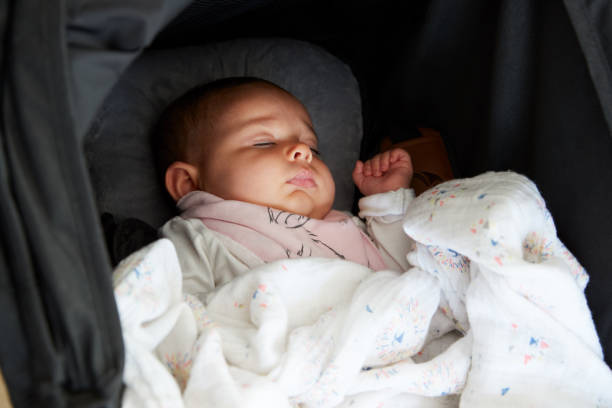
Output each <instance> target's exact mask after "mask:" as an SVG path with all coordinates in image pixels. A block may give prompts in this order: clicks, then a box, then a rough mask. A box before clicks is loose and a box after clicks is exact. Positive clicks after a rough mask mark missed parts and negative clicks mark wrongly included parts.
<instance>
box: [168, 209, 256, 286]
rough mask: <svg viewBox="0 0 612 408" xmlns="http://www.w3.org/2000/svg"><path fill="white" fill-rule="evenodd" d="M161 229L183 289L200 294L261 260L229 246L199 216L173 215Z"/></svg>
mask: <svg viewBox="0 0 612 408" xmlns="http://www.w3.org/2000/svg"><path fill="white" fill-rule="evenodd" d="M160 232H161V235H162V236H163V237H165V238H168V239H170V240H171V241H172V243H173V244H174V247H175V249H176V253H177V255H178V259H179V263H180V265H181V272H182V274H183V292H184V293H189V294H192V295H196V296H200V295H202V294H205V293H207V292H209V291H210V290H212V289H214V288H215V287H216V286H219V285H221V284H223V283H225V282H228V281H230V280H231V279H233V278H234V277H235V276H238V275H242V274H244V273H245V272H246V271H248V270H249V269H250V268H251V267H253V266H256V265H258V264H261V263H263V262H262V261H261V260H260V259H259V258H257V257H256V256H255V255H254V254H252V253H250V251H247V250H246V249H244V251H238V252H240V253H239V254H236V253H235V252H236V251H235V250H234V251H232V248H230V249H228V246H227V245H225V244H224V242H223V239H221V237H220V236H219V234H217V233H216V232H214V231H212V230H210V229H208V228H206V226H205V225H204V224H203V223H202V221H200V220H199V219H195V218H192V219H183V218H181V217H174V218H172V219H171V220H170V221H168V222H167V223H166V224H165V225H164V226H163V227H162V228H161V230H160ZM234 249H235V248H234ZM241 249H242V248H241Z"/></svg>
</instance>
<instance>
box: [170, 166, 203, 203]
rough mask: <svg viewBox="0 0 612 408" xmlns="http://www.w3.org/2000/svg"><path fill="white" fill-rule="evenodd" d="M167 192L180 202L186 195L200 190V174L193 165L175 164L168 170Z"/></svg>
mask: <svg viewBox="0 0 612 408" xmlns="http://www.w3.org/2000/svg"><path fill="white" fill-rule="evenodd" d="M165 182H166V190H168V193H170V195H171V196H172V198H174V201H178V200H180V199H181V198H182V197H183V196H184V195H185V194H187V193H190V192H192V191H194V190H197V189H198V185H199V182H200V174H199V171H198V168H197V167H196V166H194V165H193V164H189V163H185V162H180V161H177V162H174V163H172V164H171V165H170V166H168V169H167V170H166V180H165Z"/></svg>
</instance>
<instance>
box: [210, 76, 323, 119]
mask: <svg viewBox="0 0 612 408" xmlns="http://www.w3.org/2000/svg"><path fill="white" fill-rule="evenodd" d="M267 104H276V106H283V107H285V106H286V107H291V108H292V109H293V112H294V113H296V114H297V115H299V116H303V119H305V120H306V121H307V122H308V123H309V125H310V126H311V127H312V122H311V119H310V115H309V113H308V110H307V109H306V107H305V106H304V105H303V104H302V103H301V101H300V100H299V99H298V98H296V97H295V96H294V95H292V94H291V93H289V92H288V91H286V90H284V89H283V88H281V87H278V86H276V85H274V84H272V83H268V82H264V81H261V82H249V83H246V84H240V85H235V86H232V87H228V88H224V89H219V90H216V91H214V92H211V93H210V94H208V95H204V96H203V98H202V100H201V104H200V109H199V114H203V115H204V116H205V117H204V118H203V119H205V120H208V121H211V122H212V123H211V124H212V125H214V124H215V123H216V122H218V121H224V120H231V121H236V120H239V119H241V118H244V117H249V116H251V115H256V114H257V112H259V111H261V110H263V109H265V106H268V105H267Z"/></svg>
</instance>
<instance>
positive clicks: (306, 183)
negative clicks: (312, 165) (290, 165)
mask: <svg viewBox="0 0 612 408" xmlns="http://www.w3.org/2000/svg"><path fill="white" fill-rule="evenodd" d="M287 183H289V184H293V185H294V186H298V187H304V188H310V187H316V186H317V183H316V182H315V181H314V178H313V177H312V172H311V171H310V170H306V169H304V170H301V171H300V172H299V173H298V174H296V175H295V176H294V177H293V178H292V179H290V180H289V181H287Z"/></svg>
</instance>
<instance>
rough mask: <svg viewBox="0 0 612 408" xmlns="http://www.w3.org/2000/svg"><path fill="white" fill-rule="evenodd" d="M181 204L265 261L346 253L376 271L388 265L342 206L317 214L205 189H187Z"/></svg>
mask: <svg viewBox="0 0 612 408" xmlns="http://www.w3.org/2000/svg"><path fill="white" fill-rule="evenodd" d="M177 205H178V207H179V209H180V210H181V211H182V213H181V217H183V218H199V219H200V220H202V222H203V223H204V225H206V227H208V228H210V229H211V230H213V231H217V232H219V233H221V234H224V235H226V236H228V237H230V238H231V239H233V240H234V241H236V242H238V243H240V244H241V245H243V246H244V247H246V248H248V249H249V250H251V251H252V252H253V253H255V254H256V255H257V256H259V257H260V258H261V259H262V260H264V261H265V262H271V261H276V260H279V259H286V258H299V257H309V256H314V257H324V258H340V259H346V260H347V261H352V262H356V263H360V264H362V265H365V266H367V267H369V268H371V269H374V270H377V271H378V270H382V269H386V268H387V267H386V266H385V263H384V261H383V260H382V258H381V256H380V253H379V252H378V250H377V249H376V247H375V246H374V244H373V243H372V241H371V240H370V238H369V237H368V236H367V235H366V234H365V233H364V232H363V231H362V230H361V229H360V228H359V227H357V225H355V223H354V222H353V221H352V220H351V219H350V217H349V216H347V215H345V214H343V213H341V212H340V211H335V210H332V211H330V213H329V214H328V215H327V216H326V217H325V218H324V219H322V220H317V219H313V218H309V217H306V216H303V215H297V214H292V213H288V212H285V211H282V210H276V209H273V208H269V207H263V206H260V205H257V204H251V203H246V202H243V201H233V200H224V199H222V198H219V197H217V196H215V195H212V194H210V193H206V192H204V191H193V192H191V193H189V194H187V195H185V196H184V197H183V198H182V199H181V200H179V202H178V204H177Z"/></svg>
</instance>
